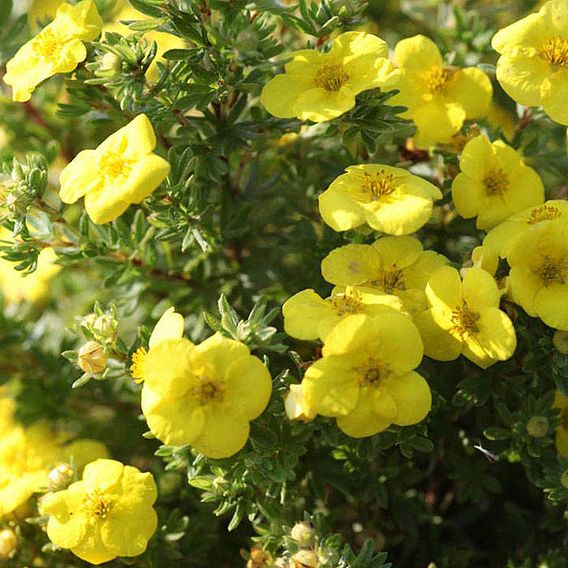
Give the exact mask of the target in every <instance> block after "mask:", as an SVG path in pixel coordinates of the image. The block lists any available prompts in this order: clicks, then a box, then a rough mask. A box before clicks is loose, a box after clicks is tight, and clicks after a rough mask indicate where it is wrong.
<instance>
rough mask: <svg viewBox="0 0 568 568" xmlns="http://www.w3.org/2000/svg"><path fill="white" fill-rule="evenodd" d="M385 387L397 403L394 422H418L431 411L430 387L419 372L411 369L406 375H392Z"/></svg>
mask: <svg viewBox="0 0 568 568" xmlns="http://www.w3.org/2000/svg"><path fill="white" fill-rule="evenodd" d="M385 389H386V390H388V392H389V394H390V395H391V396H392V398H393V399H394V402H395V404H396V408H397V413H396V418H394V420H393V422H394V423H395V424H397V425H398V426H410V425H411V424H417V423H418V422H420V421H421V420H424V418H426V416H427V414H428V412H430V408H431V407H432V394H431V393H430V387H429V386H428V383H427V382H426V381H425V380H424V378H423V377H422V376H421V375H419V374H418V373H415V372H414V371H411V372H409V373H405V374H404V375H396V376H392V377H390V378H389V379H388V381H387V382H385Z"/></svg>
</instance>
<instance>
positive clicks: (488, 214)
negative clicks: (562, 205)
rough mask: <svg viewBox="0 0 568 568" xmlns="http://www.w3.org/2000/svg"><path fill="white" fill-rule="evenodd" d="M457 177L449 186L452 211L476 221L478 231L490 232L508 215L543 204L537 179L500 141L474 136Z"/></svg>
mask: <svg viewBox="0 0 568 568" xmlns="http://www.w3.org/2000/svg"><path fill="white" fill-rule="evenodd" d="M460 169H461V173H459V174H458V175H457V177H456V178H455V179H454V181H453V183H452V198H453V200H454V205H455V206H456V211H457V212H458V213H459V214H460V215H461V216H462V217H465V218H466V219H469V218H471V217H477V221H476V227H477V228H478V229H485V230H486V229H492V228H493V227H495V226H497V225H498V224H499V223H502V222H503V221H505V219H508V218H509V217H510V216H511V215H513V214H515V213H518V212H519V211H523V210H524V209H526V208H527V207H534V206H536V205H541V204H542V203H544V186H543V184H542V180H541V179H540V176H539V175H538V174H537V173H536V172H535V170H533V169H532V168H530V167H529V166H527V165H525V163H524V162H523V159H522V157H521V155H520V154H519V153H518V152H517V151H516V150H514V149H513V148H511V146H507V144H505V143H504V142H502V141H501V140H497V141H496V142H493V143H491V142H489V140H488V139H487V138H486V137H485V136H483V135H480V136H476V137H475V138H474V139H473V140H470V141H469V142H468V143H467V144H466V146H465V148H464V149H463V152H462V155H461V158H460Z"/></svg>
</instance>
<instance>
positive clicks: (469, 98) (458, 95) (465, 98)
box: [446, 67, 493, 118]
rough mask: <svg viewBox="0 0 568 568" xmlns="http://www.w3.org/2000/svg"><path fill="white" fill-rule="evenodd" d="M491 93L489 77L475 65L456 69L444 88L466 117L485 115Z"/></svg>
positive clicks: (487, 110)
mask: <svg viewBox="0 0 568 568" xmlns="http://www.w3.org/2000/svg"><path fill="white" fill-rule="evenodd" d="M492 95H493V87H492V86H491V81H490V80H489V77H488V76H487V75H486V74H485V73H484V72H483V71H482V70H481V69H478V68H477V67H467V68H465V69H460V70H459V71H457V72H456V73H455V74H454V77H453V78H452V81H450V82H449V84H448V88H447V90H446V96H447V97H448V98H449V99H450V100H451V101H452V102H457V103H459V104H460V105H461V106H462V107H463V108H464V110H465V114H466V118H477V117H482V116H486V115H487V113H488V112H489V105H490V103H491V97H492Z"/></svg>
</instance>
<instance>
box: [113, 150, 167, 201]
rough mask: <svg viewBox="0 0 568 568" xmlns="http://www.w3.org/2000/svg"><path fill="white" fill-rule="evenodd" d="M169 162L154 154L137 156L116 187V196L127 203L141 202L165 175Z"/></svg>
mask: <svg viewBox="0 0 568 568" xmlns="http://www.w3.org/2000/svg"><path fill="white" fill-rule="evenodd" d="M169 172H170V164H169V163H168V162H167V160H164V158H161V157H160V156H157V155H156V154H150V155H148V156H142V157H141V158H139V159H138V160H137V162H136V164H135V165H134V167H133V168H132V170H131V171H130V173H129V174H128V177H127V178H126V179H125V180H124V181H123V182H121V184H120V186H118V187H117V188H116V189H117V190H118V191H117V195H116V196H117V197H118V198H120V199H121V200H122V201H128V202H129V203H141V202H142V201H143V200H144V199H146V197H148V196H149V195H150V194H151V193H152V192H153V191H154V190H155V189H156V188H157V187H158V186H159V185H160V184H161V183H162V182H163V181H164V180H165V179H166V177H167V175H168V174H169Z"/></svg>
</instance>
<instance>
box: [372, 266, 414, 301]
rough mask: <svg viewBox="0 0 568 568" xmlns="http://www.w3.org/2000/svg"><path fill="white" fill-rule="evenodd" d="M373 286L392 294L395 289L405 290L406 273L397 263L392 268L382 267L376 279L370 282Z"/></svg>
mask: <svg viewBox="0 0 568 568" xmlns="http://www.w3.org/2000/svg"><path fill="white" fill-rule="evenodd" d="M370 284H371V285H372V286H375V287H377V288H380V289H381V290H383V291H384V292H386V293H387V294H392V293H393V292H394V291H395V290H404V289H405V288H406V286H405V285H404V273H403V272H402V270H401V269H400V268H397V267H396V264H393V265H392V268H391V269H390V270H386V269H381V270H379V274H378V277H377V279H376V280H373V281H371V282H370Z"/></svg>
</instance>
